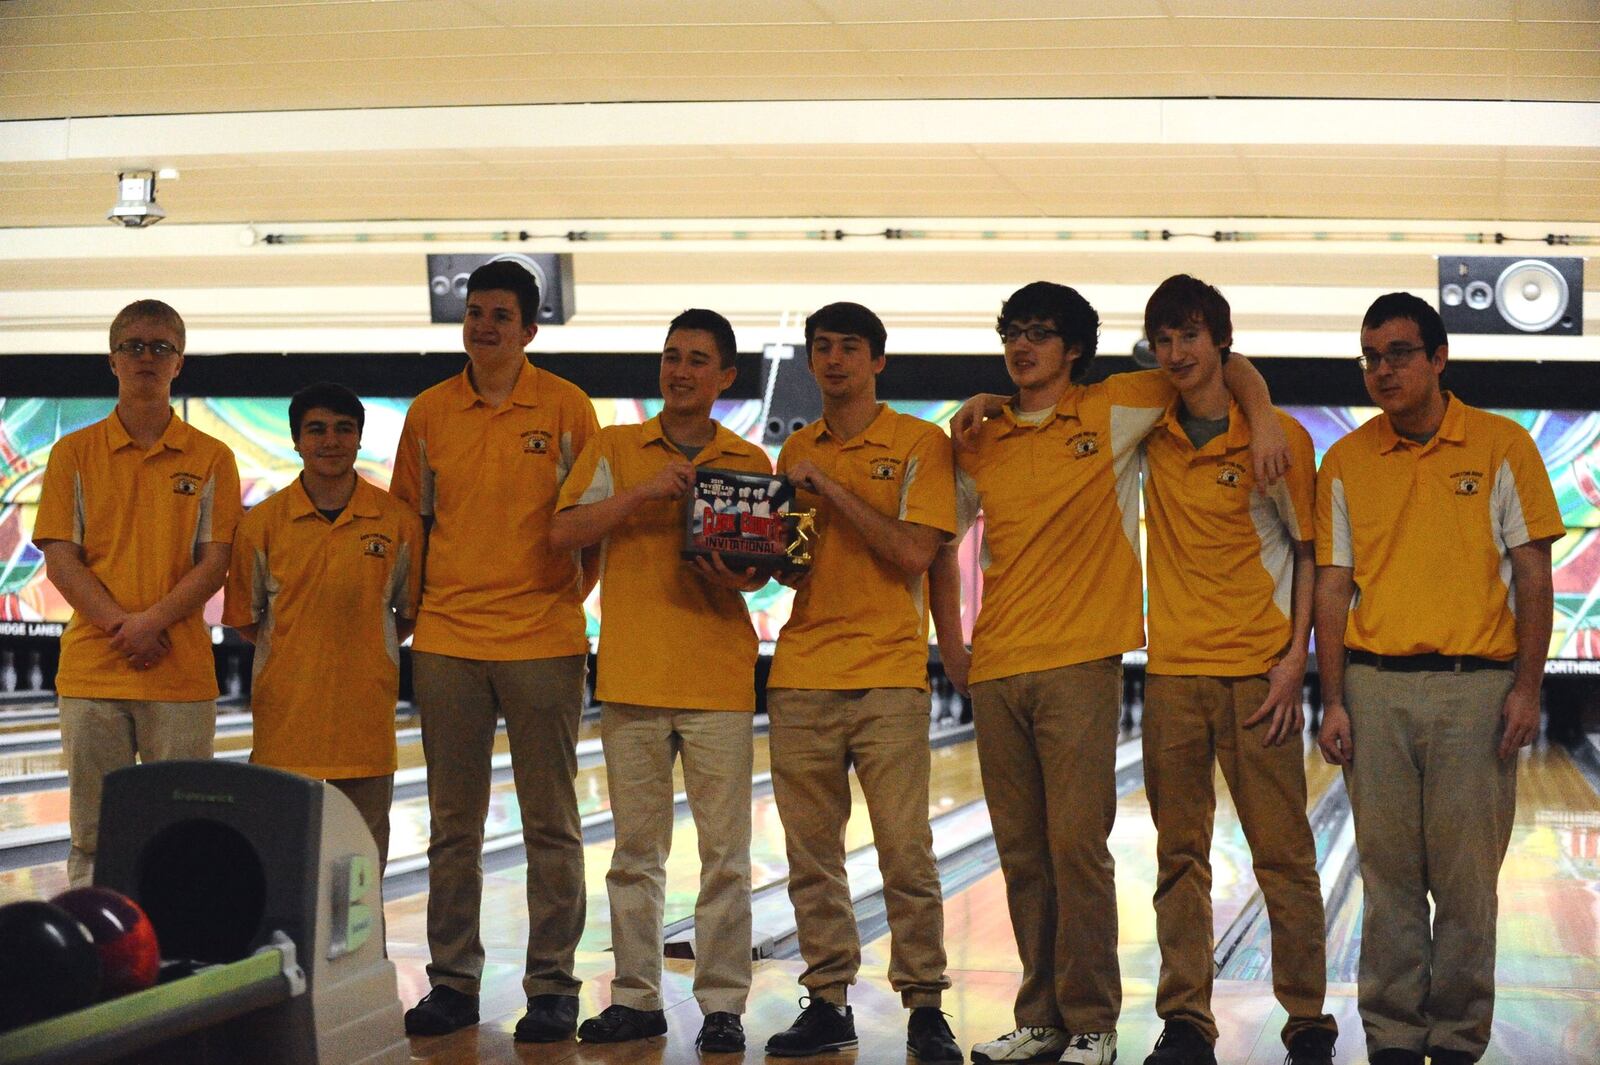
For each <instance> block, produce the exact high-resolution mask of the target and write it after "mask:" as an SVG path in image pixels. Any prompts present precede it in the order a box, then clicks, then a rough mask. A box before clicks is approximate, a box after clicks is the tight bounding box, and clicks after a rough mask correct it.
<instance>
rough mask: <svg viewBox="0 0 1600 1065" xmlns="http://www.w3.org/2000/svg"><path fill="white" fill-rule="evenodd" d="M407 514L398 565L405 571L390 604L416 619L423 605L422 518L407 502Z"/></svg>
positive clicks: (397, 581) (398, 610) (398, 581)
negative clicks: (418, 609)
mask: <svg viewBox="0 0 1600 1065" xmlns="http://www.w3.org/2000/svg"><path fill="white" fill-rule="evenodd" d="M401 505H402V506H403V507H405V512H406V513H405V516H404V517H403V518H402V519H401V527H402V528H403V529H404V530H405V532H404V535H403V537H402V539H401V542H400V557H399V559H398V560H397V561H396V563H395V564H396V565H398V566H401V567H403V568H404V572H403V573H402V574H400V576H399V578H398V579H397V580H396V581H395V582H394V600H393V601H392V602H391V603H390V606H392V607H394V610H395V612H396V613H397V614H399V615H400V616H401V617H403V618H407V619H414V618H415V617H416V616H417V608H418V607H420V606H421V605H422V519H421V518H419V517H417V515H416V512H415V511H413V510H412V509H411V507H410V506H409V505H407V504H405V503H402V504H401Z"/></svg>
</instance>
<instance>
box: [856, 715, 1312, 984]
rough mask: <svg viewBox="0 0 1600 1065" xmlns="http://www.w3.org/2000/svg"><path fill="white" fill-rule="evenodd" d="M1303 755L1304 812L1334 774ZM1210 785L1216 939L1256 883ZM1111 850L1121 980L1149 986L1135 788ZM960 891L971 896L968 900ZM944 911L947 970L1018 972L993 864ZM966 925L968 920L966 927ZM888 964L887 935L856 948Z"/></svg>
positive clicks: (1152, 841) (1122, 802)
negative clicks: (1140, 980)
mask: <svg viewBox="0 0 1600 1065" xmlns="http://www.w3.org/2000/svg"><path fill="white" fill-rule="evenodd" d="M1303 757H1304V759H1305V766H1306V788H1307V809H1310V808H1311V807H1314V806H1315V805H1316V804H1317V801H1318V800H1319V799H1321V797H1322V795H1323V793H1324V792H1325V791H1326V789H1327V788H1328V787H1329V786H1331V785H1332V783H1333V782H1334V781H1335V780H1337V779H1338V772H1337V770H1335V769H1334V768H1333V767H1331V766H1329V765H1327V764H1326V763H1325V762H1323V760H1322V757H1321V756H1320V755H1319V754H1317V753H1316V749H1315V747H1314V746H1313V745H1311V744H1310V743H1309V742H1307V744H1306V747H1305V751H1304V754H1303ZM1216 789H1217V811H1216V817H1215V820H1214V821H1213V824H1212V835H1211V875H1212V889H1211V895H1212V914H1213V925H1214V927H1215V929H1216V934H1217V935H1218V936H1220V935H1221V934H1222V933H1223V932H1224V931H1225V930H1226V929H1227V928H1228V926H1229V925H1231V924H1232V923H1233V921H1234V919H1235V918H1236V917H1238V915H1239V913H1240V912H1241V911H1242V910H1243V909H1244V908H1245V906H1246V905H1247V904H1248V903H1249V901H1250V899H1251V897H1252V896H1253V895H1254V894H1255V891H1256V880H1255V873H1254V871H1253V869H1252V867H1251V864H1250V848H1249V846H1248V844H1246V842H1245V839H1244V830H1243V829H1242V828H1241V827H1240V825H1239V817H1238V814H1237V813H1236V812H1235V810H1234V806H1233V802H1232V800H1231V799H1230V798H1229V796H1228V789H1227V785H1226V784H1225V783H1224V782H1223V779H1222V774H1221V772H1220V771H1218V773H1217V774H1216ZM1111 854H1112V857H1113V858H1114V859H1115V861H1116V865H1117V911H1118V927H1119V937H1118V938H1119V941H1120V944H1121V946H1120V955H1121V959H1122V965H1123V975H1124V979H1125V980H1126V979H1127V978H1128V977H1129V976H1132V975H1135V974H1142V973H1144V972H1146V971H1148V972H1149V974H1150V979H1151V981H1152V984H1153V981H1154V978H1155V973H1156V971H1157V970H1158V969H1159V966H1160V953H1159V948H1158V947H1157V945H1156V935H1155V913H1154V911H1153V910H1152V909H1151V906H1150V896H1151V894H1152V893H1153V892H1154V890H1155V883H1156V830H1155V825H1154V823H1153V822H1152V821H1151V820H1150V805H1149V800H1148V799H1147V798H1146V796H1145V791H1144V788H1142V787H1139V788H1135V789H1133V790H1131V791H1129V792H1128V793H1127V794H1126V795H1124V796H1122V797H1121V798H1120V799H1119V800H1118V801H1117V821H1116V826H1115V828H1113V830H1112V833H1111ZM967 896H972V899H971V900H968V898H967ZM945 912H946V922H947V923H946V950H947V952H948V954H949V964H950V967H951V968H952V969H973V970H984V971H999V972H1019V973H1020V972H1021V967H1020V963H1019V962H1018V960H1017V957H1016V946H1015V942H1016V941H1015V938H1014V937H1013V934H1012V930H1011V921H1010V918H1009V916H1008V915H1007V913H1006V904H1005V884H1004V879H1003V878H1002V877H1001V874H1000V871H999V870H998V869H997V870H995V871H994V872H993V873H990V874H989V875H988V876H986V877H984V878H983V879H982V880H980V881H978V882H977V883H975V884H973V885H971V886H970V887H968V888H966V889H965V890H963V891H961V892H958V893H957V894H956V895H954V896H953V897H952V898H949V899H946V900H945ZM969 922H975V924H974V927H973V928H972V929H971V930H970V931H969V930H968V928H967V926H968V924H969ZM888 962H889V937H887V936H884V937H881V938H880V939H878V940H875V941H874V942H872V943H870V944H868V945H866V947H865V948H864V949H863V953H862V963H863V964H864V965H867V964H871V965H881V966H883V967H884V968H885V970H887V966H888Z"/></svg>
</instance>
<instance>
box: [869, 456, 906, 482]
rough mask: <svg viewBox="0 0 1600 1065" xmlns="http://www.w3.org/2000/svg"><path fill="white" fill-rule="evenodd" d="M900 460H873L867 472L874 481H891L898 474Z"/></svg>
mask: <svg viewBox="0 0 1600 1065" xmlns="http://www.w3.org/2000/svg"><path fill="white" fill-rule="evenodd" d="M899 465H900V460H899V459H891V458H879V459H873V460H872V465H871V467H870V468H869V470H868V472H869V473H871V474H872V479H873V480H874V481H892V480H894V478H895V474H897V473H898V472H899V469H898V467H899Z"/></svg>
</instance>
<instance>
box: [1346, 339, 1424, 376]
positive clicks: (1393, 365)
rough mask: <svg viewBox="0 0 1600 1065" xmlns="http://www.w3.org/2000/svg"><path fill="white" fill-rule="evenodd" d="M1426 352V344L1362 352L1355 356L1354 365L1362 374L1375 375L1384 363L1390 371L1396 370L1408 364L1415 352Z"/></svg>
mask: <svg viewBox="0 0 1600 1065" xmlns="http://www.w3.org/2000/svg"><path fill="white" fill-rule="evenodd" d="M1427 350H1428V345H1426V344H1410V345H1396V346H1395V347H1392V348H1385V349H1384V350H1383V351H1363V352H1362V353H1361V354H1360V355H1357V356H1356V365H1357V366H1359V367H1361V372H1362V373H1377V372H1378V370H1379V368H1380V367H1382V366H1383V364H1384V363H1388V364H1389V367H1390V369H1394V370H1398V369H1400V367H1402V366H1404V365H1405V364H1406V363H1408V362H1410V361H1411V359H1412V356H1414V355H1416V353H1417V352H1419V351H1427Z"/></svg>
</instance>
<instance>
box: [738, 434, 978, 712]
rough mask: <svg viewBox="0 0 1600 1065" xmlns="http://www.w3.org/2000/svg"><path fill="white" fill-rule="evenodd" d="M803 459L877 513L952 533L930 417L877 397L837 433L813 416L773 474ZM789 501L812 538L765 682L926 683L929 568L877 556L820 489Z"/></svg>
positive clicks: (938, 437)
mask: <svg viewBox="0 0 1600 1065" xmlns="http://www.w3.org/2000/svg"><path fill="white" fill-rule="evenodd" d="M801 459H810V460H811V461H812V462H813V463H815V464H816V466H817V468H818V469H820V470H822V472H823V473H825V474H827V475H828V476H829V477H832V478H833V479H834V480H836V481H838V482H839V484H840V485H842V486H843V487H845V488H847V489H849V490H850V491H851V492H854V493H855V494H856V495H857V496H858V497H860V498H861V499H862V500H863V501H865V502H866V503H867V504H868V505H870V506H871V507H872V508H873V509H874V510H876V511H878V512H879V513H880V514H887V515H890V516H891V517H894V518H898V519H899V520H901V521H908V522H913V523H915V524H917V525H927V526H929V527H931V528H934V529H938V530H939V531H940V532H942V533H945V534H947V535H948V534H950V533H952V532H954V531H955V527H956V523H955V492H954V485H953V483H952V478H951V463H950V439H949V437H947V436H945V435H944V433H943V431H941V430H940V429H939V427H938V426H936V425H934V424H932V423H931V422H925V421H923V420H922V419H921V418H913V417H912V416H911V415H909V414H900V413H897V412H895V411H893V410H891V409H890V408H889V407H888V406H887V405H885V404H881V403H880V404H879V405H878V416H877V417H876V418H874V419H873V420H872V422H871V424H869V425H868V426H867V427H866V428H865V429H863V430H862V431H861V432H859V433H857V434H856V435H855V436H853V437H851V438H850V439H849V440H840V439H839V438H838V437H836V436H834V435H833V434H832V433H831V432H829V431H828V425H827V422H826V421H824V420H822V419H818V420H817V421H814V422H812V423H811V424H810V425H808V426H806V427H805V428H804V429H801V430H800V431H799V432H797V433H795V434H794V435H793V436H791V437H789V439H788V441H787V442H785V443H784V445H783V450H782V451H781V452H780V453H779V454H778V472H779V473H780V474H781V473H784V472H785V471H786V470H788V469H789V467H791V466H793V465H794V464H795V463H797V462H799V461H800V460H801ZM795 508H796V509H797V510H810V509H812V508H815V509H816V511H817V525H816V528H817V544H816V547H815V549H814V550H813V552H812V556H813V557H812V562H811V575H810V576H809V577H807V578H806V579H805V580H804V581H803V582H802V583H801V585H800V587H799V588H798V589H797V591H796V593H795V598H794V608H793V610H792V611H791V612H790V614H789V621H788V623H787V624H785V625H784V626H783V631H782V632H780V633H779V634H778V646H777V650H776V651H775V652H774V654H773V656H772V674H771V676H770V677H769V678H768V680H767V684H768V686H769V687H773V688H821V689H834V690H838V689H854V688H922V689H926V688H927V686H928V605H927V604H928V597H927V584H928V580H927V575H926V574H922V573H919V574H917V576H915V577H911V578H907V577H905V576H904V575H902V574H901V573H899V572H898V571H896V570H895V569H894V568H893V567H892V566H890V565H889V564H888V563H886V562H883V561H881V560H880V559H879V558H878V556H876V555H874V554H873V553H872V549H871V548H869V547H868V546H867V542H866V540H865V539H864V538H863V537H862V535H861V534H860V533H859V532H857V531H856V528H855V526H854V525H851V524H850V522H849V521H848V520H846V519H845V518H844V517H842V516H841V515H839V514H836V513H834V511H833V508H832V507H831V506H829V505H828V504H827V503H826V502H825V501H824V500H823V499H822V497H820V496H817V495H814V494H812V493H810V492H803V491H802V492H797V493H796V501H795Z"/></svg>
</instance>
